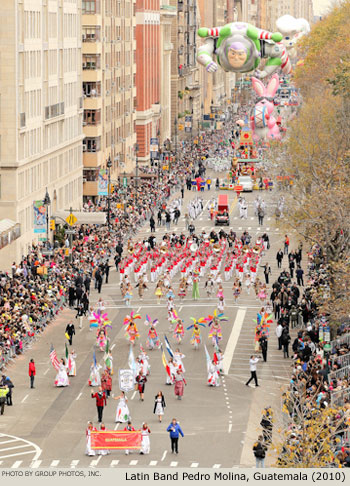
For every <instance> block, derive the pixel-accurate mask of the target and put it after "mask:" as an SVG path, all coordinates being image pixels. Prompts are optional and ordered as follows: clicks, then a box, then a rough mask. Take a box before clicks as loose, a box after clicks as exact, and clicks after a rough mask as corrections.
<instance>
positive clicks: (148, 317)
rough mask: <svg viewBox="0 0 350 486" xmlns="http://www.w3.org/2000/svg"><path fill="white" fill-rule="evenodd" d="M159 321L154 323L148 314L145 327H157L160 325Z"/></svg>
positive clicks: (155, 320) (156, 320)
mask: <svg viewBox="0 0 350 486" xmlns="http://www.w3.org/2000/svg"><path fill="white" fill-rule="evenodd" d="M158 322H159V321H158V319H154V320H153V321H152V319H151V318H150V316H149V315H148V314H146V320H145V326H150V327H151V326H153V327H156V325H157V324H158Z"/></svg>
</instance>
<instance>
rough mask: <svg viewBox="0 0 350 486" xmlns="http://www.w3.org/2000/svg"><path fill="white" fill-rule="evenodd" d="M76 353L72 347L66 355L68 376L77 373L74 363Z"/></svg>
mask: <svg viewBox="0 0 350 486" xmlns="http://www.w3.org/2000/svg"><path fill="white" fill-rule="evenodd" d="M76 358H77V354H76V352H75V351H74V349H72V350H71V352H70V353H69V355H68V376H76V375H77V364H76V361H75V360H76Z"/></svg>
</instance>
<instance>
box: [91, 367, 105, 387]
mask: <svg viewBox="0 0 350 486" xmlns="http://www.w3.org/2000/svg"><path fill="white" fill-rule="evenodd" d="M101 368H102V366H101V365H100V364H97V363H96V362H93V363H92V364H91V366H90V376H89V381H88V384H89V386H100V385H101V375H100V369H101Z"/></svg>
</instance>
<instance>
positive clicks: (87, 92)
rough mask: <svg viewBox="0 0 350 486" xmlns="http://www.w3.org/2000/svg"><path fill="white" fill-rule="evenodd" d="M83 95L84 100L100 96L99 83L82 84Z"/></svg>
mask: <svg viewBox="0 0 350 486" xmlns="http://www.w3.org/2000/svg"><path fill="white" fill-rule="evenodd" d="M83 93H84V96H85V97H86V98H95V97H96V96H101V83H95V82H84V83H83Z"/></svg>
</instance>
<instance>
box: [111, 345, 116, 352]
mask: <svg viewBox="0 0 350 486" xmlns="http://www.w3.org/2000/svg"><path fill="white" fill-rule="evenodd" d="M114 348H115V343H114V344H112V347H111V351H113V349H114Z"/></svg>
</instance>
